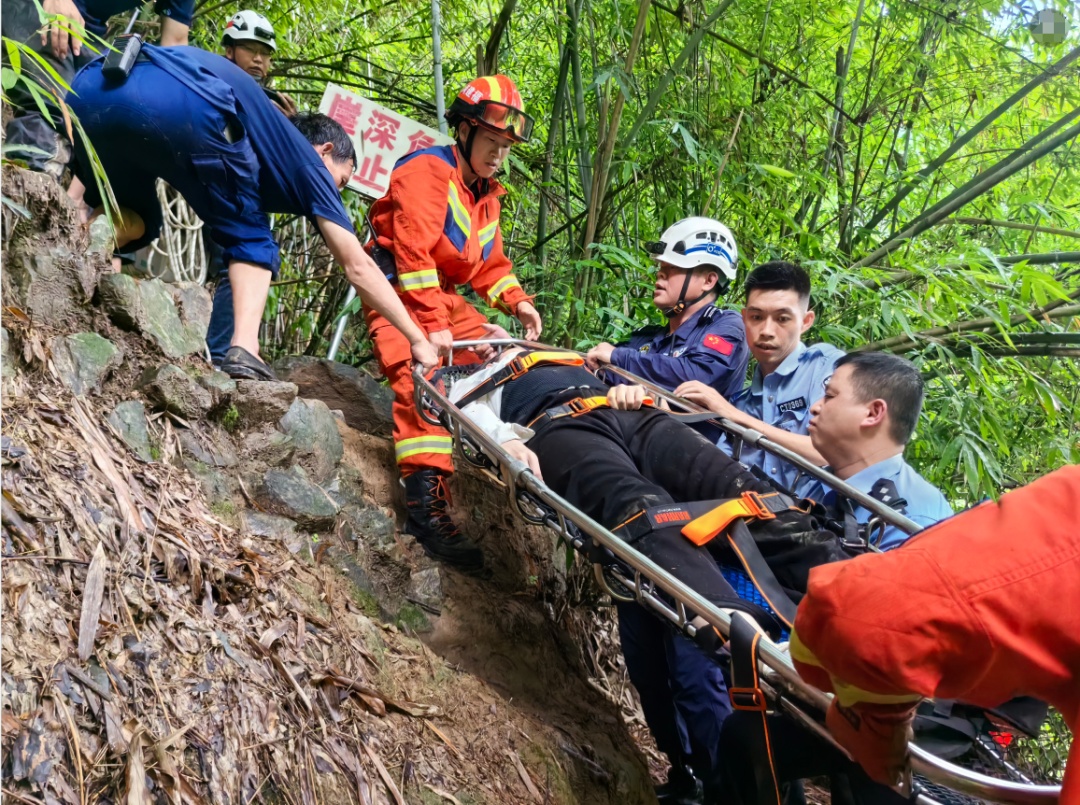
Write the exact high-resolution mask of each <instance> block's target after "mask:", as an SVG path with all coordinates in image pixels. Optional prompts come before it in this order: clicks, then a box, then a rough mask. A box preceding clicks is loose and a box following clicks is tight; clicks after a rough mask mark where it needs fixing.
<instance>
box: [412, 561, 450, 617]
mask: <svg viewBox="0 0 1080 805" xmlns="http://www.w3.org/2000/svg"><path fill="white" fill-rule="evenodd" d="M407 597H408V598H410V599H411V600H412V601H414V602H417V603H420V604H425V605H427V606H429V607H433V608H435V609H441V608H442V603H443V592H442V578H441V577H440V575H439V569H438V568H437V567H429V568H425V569H423V570H417V571H414V572H413V573H412V575H410V576H409V591H408V593H407Z"/></svg>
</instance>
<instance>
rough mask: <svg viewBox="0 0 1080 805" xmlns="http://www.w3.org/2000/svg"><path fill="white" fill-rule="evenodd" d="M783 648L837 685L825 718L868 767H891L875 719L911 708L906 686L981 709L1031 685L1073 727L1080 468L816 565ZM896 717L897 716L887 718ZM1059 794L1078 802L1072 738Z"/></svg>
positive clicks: (1079, 634) (830, 686) (1078, 653)
mask: <svg viewBox="0 0 1080 805" xmlns="http://www.w3.org/2000/svg"><path fill="white" fill-rule="evenodd" d="M791 655H792V659H794V660H795V664H796V667H797V668H798V670H799V673H800V674H802V675H803V677H804V678H805V679H806V680H807V681H809V682H810V683H811V684H813V685H815V686H817V687H819V688H821V689H823V690H832V691H835V692H836V694H837V702H836V703H834V705H833V708H834V710H835V709H836V708H837V705H839V708H840V711H839V712H840V714H841V715H843V714H844V713H846V716H845V717H844V718H832V719H830V725H834V724H835V725H838V727H839V728H840V730H841V733H839V734H837V738H838V739H839V740H840V741H841V742H842V743H845V744H847V745H848V746H847V748H848V749H850V750H852V752H853V754H854V756H855V758H856V760H859V762H860V763H862V764H863V766H864V767H866V768H867V770H868V771H870V770H871V768H873V767H876V768H878V769H883V768H895V766H896V764H895V762H893V761H892V760H888V761H886V760H885V757H886V756H887V755H888V754H889V753H890V752H892V753H894V754H895V753H896V752H897V749H896V748H895V742H891V741H890V736H889V735H886V734H885V733H884V732H883V731H882V730H881V729H879V728H880V727H882V726H883V725H884V724H886V723H888V721H889V719H890V718H891V717H892V716H893V715H895V712H896V711H898V710H899V709H908V708H910V707H911V705H910V704H909V702H910V700H911V697H912V694H916V695H917V696H926V697H939V698H943V699H961V700H963V701H965V702H970V703H971V704H975V705H979V706H983V707H993V706H995V705H998V704H1001V703H1003V702H1005V701H1006V700H1008V699H1010V698H1013V697H1015V696H1020V695H1028V696H1034V697H1036V698H1039V699H1042V700H1043V701H1046V702H1049V703H1050V704H1051V705H1053V706H1054V707H1056V708H1057V709H1058V710H1059V711H1060V712H1061V713H1062V715H1063V716H1064V717H1065V721H1066V723H1068V724H1069V726H1070V728H1071V729H1072V731H1073V734H1074V735H1075V734H1076V732H1077V729H1078V728H1080V467H1077V466H1071V467H1066V468H1064V469H1061V470H1058V471H1057V472H1054V473H1051V474H1050V475H1047V476H1046V477H1044V478H1041V479H1040V480H1038V481H1035V482H1034V483H1032V484H1030V485H1028V486H1026V487H1024V488H1022V489H1018V490H1016V491H1014V492H1009V493H1007V494H1006V495H1004V496H1003V497H1002V498H1001V500H1000V501H999V502H997V503H993V502H988V503H983V504H982V505H980V506H977V507H976V508H974V509H972V510H970V511H968V512H965V513H963V514H959V515H957V516H955V517H952V518H950V519H948V520H945V521H943V522H941V523H939V524H938V525H936V526H932V527H931V528H929V529H927V530H926V531H923V532H922V533H920V534H919V535H918V536H916V537H914V538H912V539H911V540H910V541H909V542H908V543H907V544H906V545H904V546H903V547H902V548H899V549H897V550H894V551H891V552H889V553H885V554H882V555H866V556H860V557H858V558H856V559H852V560H851V561H848V562H839V563H836V564H832V565H825V566H822V567H818V568H815V569H814V570H813V571H812V572H811V574H810V584H809V587H808V589H807V593H806V597H805V598H804V599H803V601H802V604H801V605H800V606H799V612H798V616H797V618H796V620H795V632H794V634H793V635H792V641H791ZM830 715H836V714H835V713H831V714H830ZM879 715H881V716H883V717H882V718H878V716H879ZM904 728H906V720H905V721H903V722H902V723H893V724H892V725H891V726H890V730H892V731H893V732H895V731H896V730H899V729H904ZM845 731H846V732H847V733H849V734H847V735H846V736H845V735H844V734H843V732H845ZM893 737H895V736H893ZM899 745H900V747H901V750H900V751H901V758H900V760H901V762H902V746H903V743H902V741H901V742H900V744H899ZM1060 802H1061V805H1078V804H1080V748H1078V745H1077V744H1075V743H1074V746H1073V751H1072V753H1071V755H1070V757H1069V762H1068V766H1067V769H1066V774H1065V782H1064V787H1063V789H1062V797H1061V800H1060Z"/></svg>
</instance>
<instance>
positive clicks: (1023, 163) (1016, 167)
mask: <svg viewBox="0 0 1080 805" xmlns="http://www.w3.org/2000/svg"><path fill="white" fill-rule="evenodd" d="M1077 112H1080V110H1077ZM1077 135H1080V124H1075V125H1073V126H1070V127H1069V128H1067V129H1066V130H1065V131H1063V132H1061V133H1060V134H1058V135H1057V136H1056V137H1053V138H1051V139H1050V140H1049V141H1047V142H1045V143H1043V144H1042V145H1040V146H1039V147H1038V148H1033V149H1030V150H1029V151H1028V152H1027V153H1025V154H1024V155H1023V156H1022V157H1019V158H1017V159H1015V160H1013V161H1012V162H1010V163H1009V164H1007V165H1004V166H1003V167H1002V168H1001V169H999V170H996V171H993V172H991V173H990V174H989V175H985V176H984V178H982V180H981V181H979V182H978V183H977V184H975V185H974V186H973V187H971V188H969V189H968V190H967V191H966V192H965V193H963V194H961V195H959V196H956V197H955V198H953V199H952V201H949V202H947V203H944V202H943V203H942V204H940V205H935V207H937V209H936V210H934V209H931V210H927V211H926V213H924V214H923V215H921V216H919V218H917V219H916V220H915V221H914V222H913V223H911V224H909V225H908V227H907V228H906V229H905V230H904V231H903V232H901V233H900V234H899V235H897V236H895V237H893V238H891V239H890V240H888V241H887V242H886V243H885V244H883V245H882V246H879V247H878V248H877V249H875V250H874V251H873V252H872V253H870V254H868V255H867V256H866V257H864V258H863V259H862V260H859V261H858V262H857V263H855V264H854V265H852V266H851V268H853V269H854V268H862V267H864V266H868V265H870V264H871V263H874V262H875V261H877V260H880V259H881V258H882V257H884V256H885V255H887V254H889V252H891V251H892V250H893V249H895V248H896V247H897V246H900V245H901V244H903V243H905V242H906V241H908V240H910V239H911V238H913V237H915V236H916V235H919V234H921V233H922V232H925V231H926V230H927V229H929V228H930V227H932V226H934V225H935V224H937V222H938V221H940V220H942V219H943V218H945V217H947V216H948V215H950V214H952V213H953V212H954V211H955V210H957V209H959V208H960V207H963V206H964V205H965V204H967V203H968V202H970V201H971V200H972V199H975V198H978V197H979V196H981V195H982V194H983V193H985V192H986V191H987V190H989V189H990V188H992V187H994V186H995V185H997V184H1000V183H1001V182H1002V181H1004V180H1005V179H1007V178H1009V177H1010V176H1012V175H1013V174H1014V173H1017V172H1018V171H1021V170H1023V169H1024V168H1026V167H1027V166H1028V165H1030V164H1031V163H1033V162H1035V161H1037V160H1038V159H1041V158H1042V157H1044V156H1045V155H1046V154H1048V153H1050V152H1051V151H1053V150H1054V149H1055V148H1057V147H1058V146H1060V145H1062V144H1063V143H1066V142H1068V141H1069V140H1071V139H1072V138H1073V137H1076V136H1077ZM1032 139H1035V138H1032Z"/></svg>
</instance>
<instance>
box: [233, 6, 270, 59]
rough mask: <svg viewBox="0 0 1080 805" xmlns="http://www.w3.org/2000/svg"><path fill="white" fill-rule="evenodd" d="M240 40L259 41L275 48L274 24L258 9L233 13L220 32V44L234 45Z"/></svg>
mask: <svg viewBox="0 0 1080 805" xmlns="http://www.w3.org/2000/svg"><path fill="white" fill-rule="evenodd" d="M240 42H261V43H262V44H264V45H266V46H267V47H269V48H270V50H277V41H276V40H275V39H274V26H273V25H271V24H270V20H268V19H267V18H266V17H264V16H263V15H262V14H260V13H259V12H258V11H251V10H250V9H245V10H244V11H238V12H237V13H236V14H234V15H233V18H232V19H231V20H229V24H228V25H226V26H225V30H224V31H222V33H221V44H222V46H225V45H236V44H238V43H240Z"/></svg>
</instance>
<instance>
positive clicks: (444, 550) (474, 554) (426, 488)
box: [405, 469, 484, 573]
mask: <svg viewBox="0 0 1080 805" xmlns="http://www.w3.org/2000/svg"><path fill="white" fill-rule="evenodd" d="M446 480H447V476H446V475H444V474H443V473H441V472H439V471H438V470H433V469H424V470H418V471H416V472H414V473H413V474H412V475H410V476H408V477H407V478H406V479H405V508H406V509H407V510H408V513H409V517H408V520H406V522H405V533H407V534H412V535H413V536H414V537H416V541H417V542H418V543H420V547H421V548H423V549H424V553H426V554H427V555H428V556H430V557H431V558H432V559H435V560H437V561H439V562H445V563H446V564H448V565H452V566H453V567H456V568H457V569H458V570H461V571H462V572H464V573H477V572H479V571H482V570H483V568H484V555H483V554H482V553H481V552H480V549H479V548H478V547H477V546H476V545H475V544H474V543H473V542H472V540H470V539H469V538H468V537H466V536H464V535H463V534H462V533H461V532H460V531H458V527H457V526H456V525H454V521H453V520H451V519H450V514H449V512H448V511H447V509H448V508H449V506H450V490H449V489H448V488H447V485H446Z"/></svg>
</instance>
